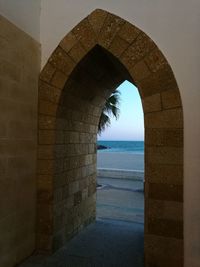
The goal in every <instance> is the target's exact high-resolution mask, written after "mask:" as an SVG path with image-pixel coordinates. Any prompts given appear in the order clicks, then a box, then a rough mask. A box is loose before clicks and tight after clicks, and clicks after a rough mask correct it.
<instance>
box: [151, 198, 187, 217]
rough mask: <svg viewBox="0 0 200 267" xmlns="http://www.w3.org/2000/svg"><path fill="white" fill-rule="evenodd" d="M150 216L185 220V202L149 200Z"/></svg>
mask: <svg viewBox="0 0 200 267" xmlns="http://www.w3.org/2000/svg"><path fill="white" fill-rule="evenodd" d="M147 216H148V217H149V218H155V219H162V220H174V221H179V222H181V221H183V203H180V202H175V201H162V200H152V199H150V200H148V215H147Z"/></svg>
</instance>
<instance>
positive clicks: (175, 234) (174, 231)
mask: <svg viewBox="0 0 200 267" xmlns="http://www.w3.org/2000/svg"><path fill="white" fill-rule="evenodd" d="M148 233H149V234H152V235H158V236H166V237H172V238H177V239H182V238H183V223H182V221H175V220H163V219H155V218H149V220H148Z"/></svg>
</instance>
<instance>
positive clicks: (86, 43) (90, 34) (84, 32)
mask: <svg viewBox="0 0 200 267" xmlns="http://www.w3.org/2000/svg"><path fill="white" fill-rule="evenodd" d="M72 33H73V34H74V35H75V36H76V39H77V40H79V41H80V42H81V44H82V45H83V47H84V48H85V50H86V51H89V50H90V49H92V48H93V47H94V46H95V45H96V40H95V34H94V31H93V29H92V26H91V25H90V23H89V21H88V19H87V18H86V19H84V20H82V21H81V22H80V23H79V24H78V25H77V26H76V27H75V28H73V30H72Z"/></svg>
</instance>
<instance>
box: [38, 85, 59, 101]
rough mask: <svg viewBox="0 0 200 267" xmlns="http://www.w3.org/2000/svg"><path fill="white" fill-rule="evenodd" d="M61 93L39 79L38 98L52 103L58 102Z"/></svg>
mask: <svg viewBox="0 0 200 267" xmlns="http://www.w3.org/2000/svg"><path fill="white" fill-rule="evenodd" d="M60 95H61V90H59V89H58V88H56V87H54V86H51V85H49V84H47V83H46V82H43V81H41V80H40V81H39V99H40V100H46V101H50V102H53V103H58V102H59V99H60Z"/></svg>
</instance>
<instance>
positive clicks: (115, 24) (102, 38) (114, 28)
mask: <svg viewBox="0 0 200 267" xmlns="http://www.w3.org/2000/svg"><path fill="white" fill-rule="evenodd" d="M124 23H125V21H124V20H123V19H121V18H119V17H117V16H114V15H112V14H108V15H107V17H106V19H105V22H104V24H103V27H102V28H101V32H100V34H99V38H98V42H99V44H100V45H102V46H103V47H105V48H107V47H109V45H110V43H111V41H112V39H113V38H114V37H115V35H116V33H117V32H118V31H119V30H120V28H121V26H122V25H123V24H124Z"/></svg>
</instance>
